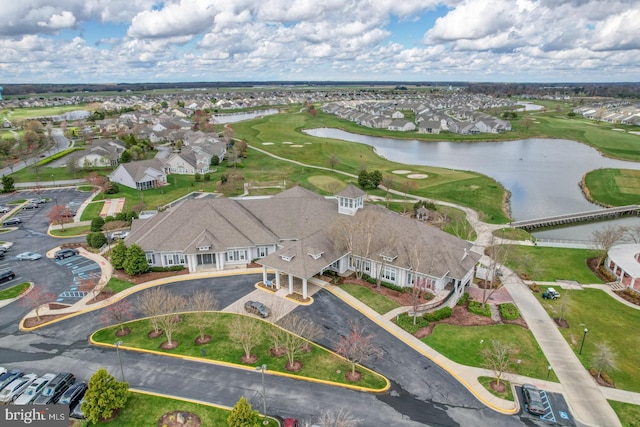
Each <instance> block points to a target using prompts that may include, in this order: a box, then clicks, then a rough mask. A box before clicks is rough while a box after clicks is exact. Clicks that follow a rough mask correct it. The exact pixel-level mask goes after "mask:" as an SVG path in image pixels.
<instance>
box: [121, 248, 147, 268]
mask: <svg viewBox="0 0 640 427" xmlns="http://www.w3.org/2000/svg"><path fill="white" fill-rule="evenodd" d="M122 267H123V268H124V271H125V273H127V274H128V275H130V276H133V275H136V274H142V273H146V272H147V271H149V263H148V262H147V255H146V254H145V253H144V251H143V250H142V248H141V247H140V246H138V245H135V244H134V245H131V246H129V248H127V254H126V256H125V260H124V262H123V263H122Z"/></svg>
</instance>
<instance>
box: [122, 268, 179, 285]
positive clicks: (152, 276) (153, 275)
mask: <svg viewBox="0 0 640 427" xmlns="http://www.w3.org/2000/svg"><path fill="white" fill-rule="evenodd" d="M184 274H189V269H188V268H184V269H182V270H180V271H158V272H151V271H150V272H148V273H143V274H138V275H135V276H129V275H128V274H127V273H125V272H124V271H123V270H113V277H117V278H118V279H120V280H124V281H125V282H131V283H135V284H136V285H139V284H140V283H145V282H150V281H152V280H157V279H163V278H165V277H173V276H182V275H184Z"/></svg>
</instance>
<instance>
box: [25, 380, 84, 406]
mask: <svg viewBox="0 0 640 427" xmlns="http://www.w3.org/2000/svg"><path fill="white" fill-rule="evenodd" d="M74 382H76V377H74V376H73V374H72V373H70V372H61V373H59V374H58V375H56V377H55V378H54V379H52V380H51V382H50V383H49V384H47V386H46V387H45V388H44V390H42V393H40V396H38V397H37V398H36V400H34V401H33V404H34V405H49V404H51V403H56V402H57V401H58V399H59V398H60V396H62V393H64V392H65V391H67V389H68V388H69V387H71V385H72V384H73V383H74Z"/></svg>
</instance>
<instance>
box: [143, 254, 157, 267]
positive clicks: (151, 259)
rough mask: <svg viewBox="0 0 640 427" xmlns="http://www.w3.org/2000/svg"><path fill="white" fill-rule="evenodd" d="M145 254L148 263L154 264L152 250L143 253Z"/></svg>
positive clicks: (154, 259)
mask: <svg viewBox="0 0 640 427" xmlns="http://www.w3.org/2000/svg"><path fill="white" fill-rule="evenodd" d="M145 255H146V256H147V263H148V264H150V265H154V264H155V263H156V257H155V255H154V254H153V252H147V253H146V254H145Z"/></svg>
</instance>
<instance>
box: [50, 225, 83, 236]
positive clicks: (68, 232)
mask: <svg viewBox="0 0 640 427" xmlns="http://www.w3.org/2000/svg"><path fill="white" fill-rule="evenodd" d="M70 225H71V224H67V225H65V226H64V230H60V229H58V230H51V234H52V235H53V236H56V237H78V236H83V235H85V234H89V233H90V232H91V226H90V225H80V226H75V227H72V226H70Z"/></svg>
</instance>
